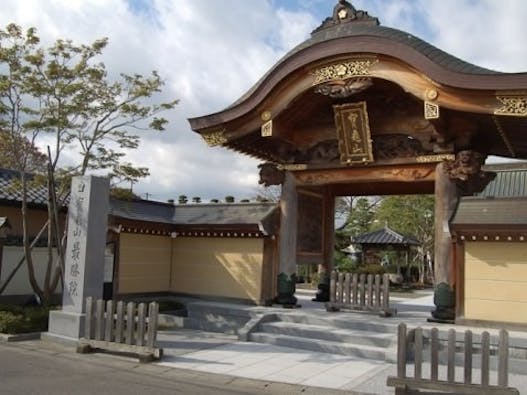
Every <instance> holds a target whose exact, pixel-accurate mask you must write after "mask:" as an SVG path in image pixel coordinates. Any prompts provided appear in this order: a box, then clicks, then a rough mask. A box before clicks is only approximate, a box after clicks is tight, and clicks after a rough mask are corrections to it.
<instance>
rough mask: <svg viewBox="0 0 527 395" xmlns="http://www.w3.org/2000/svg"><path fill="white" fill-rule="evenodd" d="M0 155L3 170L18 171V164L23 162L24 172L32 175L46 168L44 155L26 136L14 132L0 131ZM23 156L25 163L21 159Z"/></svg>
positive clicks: (0, 164)
mask: <svg viewBox="0 0 527 395" xmlns="http://www.w3.org/2000/svg"><path fill="white" fill-rule="evenodd" d="M0 119H1V118H0ZM0 154H1V156H0V167H3V168H5V169H13V170H20V164H21V163H24V162H25V168H26V171H27V172H31V173H33V174H36V173H39V172H42V171H43V169H45V168H46V163H47V158H46V155H44V154H43V153H42V152H40V151H39V149H38V148H37V147H36V146H35V145H34V144H32V143H31V141H30V140H29V139H28V138H27V137H26V136H24V135H21V134H19V133H16V132H15V133H11V132H8V131H5V130H0ZM24 156H25V157H26V158H25V161H24V160H23V159H22V157H24Z"/></svg>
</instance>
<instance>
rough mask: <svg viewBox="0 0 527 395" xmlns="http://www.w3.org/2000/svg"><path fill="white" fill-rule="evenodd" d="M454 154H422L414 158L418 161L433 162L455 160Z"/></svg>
mask: <svg viewBox="0 0 527 395" xmlns="http://www.w3.org/2000/svg"><path fill="white" fill-rule="evenodd" d="M455 159H456V156H455V155H454V154H439V155H424V156H418V157H417V158H416V160H417V162H419V163H435V162H438V163H439V162H443V161H445V160H455Z"/></svg>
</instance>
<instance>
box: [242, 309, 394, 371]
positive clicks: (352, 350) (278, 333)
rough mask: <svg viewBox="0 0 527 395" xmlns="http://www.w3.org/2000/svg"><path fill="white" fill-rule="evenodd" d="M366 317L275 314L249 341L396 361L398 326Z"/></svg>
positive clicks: (254, 328) (249, 335) (261, 323)
mask: <svg viewBox="0 0 527 395" xmlns="http://www.w3.org/2000/svg"><path fill="white" fill-rule="evenodd" d="M367 317H368V315H366V318H365V317H364V316H362V317H359V315H355V314H354V315H349V314H347V315H346V317H345V318H344V317H336V318H333V317H327V316H316V315H309V314H280V313H278V314H273V317H268V319H266V320H263V321H262V322H259V323H257V324H256V325H254V327H253V329H252V330H251V331H250V333H249V334H248V340H249V341H253V342H258V343H267V344H273V345H277V346H283V347H291V348H298V349H303V350H309V351H316V352H324V353H329V354H337V355H346V356H354V357H358V358H367V359H373V360H379V361H388V362H395V361H396V352H397V351H396V347H397V336H396V332H397V329H396V326H395V323H394V324H390V323H380V322H373V321H369V320H368V319H367Z"/></svg>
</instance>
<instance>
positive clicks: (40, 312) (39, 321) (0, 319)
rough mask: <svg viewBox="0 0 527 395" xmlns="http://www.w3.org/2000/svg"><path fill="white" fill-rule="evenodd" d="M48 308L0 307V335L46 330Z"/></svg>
mask: <svg viewBox="0 0 527 395" xmlns="http://www.w3.org/2000/svg"><path fill="white" fill-rule="evenodd" d="M52 309H54V308H50V307H22V306H0V333H8V334H16V333H29V332H45V331H47V330H48V316H49V311H50V310H52Z"/></svg>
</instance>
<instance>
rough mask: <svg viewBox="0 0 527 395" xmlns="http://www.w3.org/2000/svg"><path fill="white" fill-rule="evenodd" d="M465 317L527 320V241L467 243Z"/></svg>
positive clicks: (513, 320) (522, 322) (512, 321)
mask: <svg viewBox="0 0 527 395" xmlns="http://www.w3.org/2000/svg"><path fill="white" fill-rule="evenodd" d="M464 311H465V319H467V320H485V321H498V322H507V323H518V324H527V244H526V243H505V242H503V243H500V242H466V243H465V309H464Z"/></svg>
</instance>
